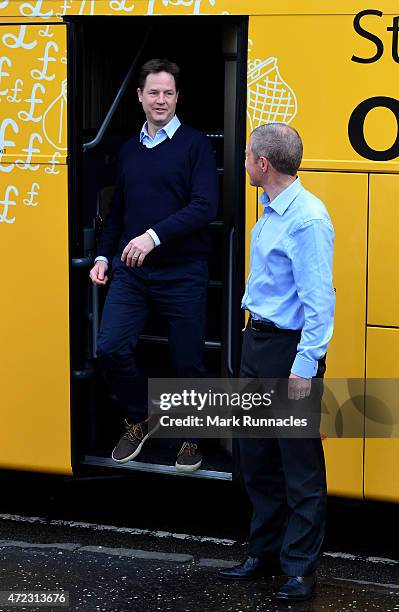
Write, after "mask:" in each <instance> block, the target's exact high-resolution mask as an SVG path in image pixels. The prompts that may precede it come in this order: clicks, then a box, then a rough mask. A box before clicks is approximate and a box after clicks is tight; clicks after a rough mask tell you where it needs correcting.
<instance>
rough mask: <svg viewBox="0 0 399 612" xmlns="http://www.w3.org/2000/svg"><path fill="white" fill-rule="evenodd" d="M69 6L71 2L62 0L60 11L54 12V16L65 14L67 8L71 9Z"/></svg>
mask: <svg viewBox="0 0 399 612" xmlns="http://www.w3.org/2000/svg"><path fill="white" fill-rule="evenodd" d="M71 8H72V4H71V3H70V2H69V1H68V0H63V3H62V5H61V12H60V13H56V16H57V17H63V16H64V15H66V14H67V12H68V11H69V9H71Z"/></svg>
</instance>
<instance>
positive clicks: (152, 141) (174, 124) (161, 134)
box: [94, 115, 181, 263]
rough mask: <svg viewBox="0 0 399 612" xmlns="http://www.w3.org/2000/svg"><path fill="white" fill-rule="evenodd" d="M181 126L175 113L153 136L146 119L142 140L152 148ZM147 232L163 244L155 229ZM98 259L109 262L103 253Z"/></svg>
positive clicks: (154, 239) (158, 242)
mask: <svg viewBox="0 0 399 612" xmlns="http://www.w3.org/2000/svg"><path fill="white" fill-rule="evenodd" d="M180 126H181V122H180V121H179V119H178V118H177V116H176V115H174V116H173V117H172V119H171V120H170V121H169V123H167V124H166V125H165V126H164V127H163V128H161V129H160V130H158V132H157V133H156V134H155V136H154V138H151V136H150V135H149V133H148V125H147V121H146V122H145V123H144V125H143V127H142V128H141V132H140V142H141V144H143V145H144V146H145V147H147V148H148V149H152V148H153V147H156V146H157V145H159V144H161V142H163V141H164V140H166V139H167V138H173V136H174V135H175V133H176V131H177V130H178V129H179V127H180ZM147 234H149V235H150V236H151V238H152V239H153V241H154V243H155V246H156V247H157V246H159V245H160V244H161V241H160V240H159V238H158V235H157V233H156V232H154V230H153V229H151V228H150V229H148V230H147ZM96 261H105V262H106V263H108V259H107V258H106V257H103V256H102V255H99V256H98V257H96V258H95V260H94V262H96Z"/></svg>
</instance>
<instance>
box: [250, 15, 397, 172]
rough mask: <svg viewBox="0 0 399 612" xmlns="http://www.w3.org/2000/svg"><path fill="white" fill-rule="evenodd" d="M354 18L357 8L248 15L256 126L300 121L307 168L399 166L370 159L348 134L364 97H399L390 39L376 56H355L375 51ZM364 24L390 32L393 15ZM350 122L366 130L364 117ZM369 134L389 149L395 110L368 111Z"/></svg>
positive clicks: (375, 144)
mask: <svg viewBox="0 0 399 612" xmlns="http://www.w3.org/2000/svg"><path fill="white" fill-rule="evenodd" d="M320 4H322V3H320ZM353 21H354V18H353V15H351V14H343V15H333V14H332V15H328V16H327V15H318V14H315V15H298V14H294V15H288V16H287V15H279V16H277V15H276V16H269V17H252V18H250V21H249V39H250V44H249V48H248V52H249V66H248V113H249V116H250V122H251V128H255V127H257V126H258V125H260V124H262V123H268V122H273V121H284V122H287V123H290V124H291V125H293V126H294V127H296V128H297V129H298V131H299V133H300V134H301V136H302V138H303V141H304V159H303V163H302V168H306V169H311V170H313V169H316V170H354V171H369V170H370V169H375V170H378V171H385V172H390V171H396V172H398V171H399V163H398V160H397V158H396V159H394V160H388V161H370V159H366V158H365V156H362V155H361V154H360V153H359V152H357V151H356V150H355V149H354V147H353V146H352V144H351V140H350V138H349V135H348V130H349V124H350V119H351V116H352V114H353V113H354V111H355V109H356V108H357V107H358V106H359V105H360V104H361V103H362V102H364V101H365V100H366V99H368V98H373V97H376V96H384V97H386V98H393V99H397V97H398V95H397V94H398V88H397V81H396V76H395V75H396V70H397V64H396V63H395V62H394V61H393V59H392V55H391V53H390V46H389V44H388V43H389V41H387V46H386V51H385V53H384V54H383V56H382V57H381V58H380V59H379V60H378V61H375V62H371V63H367V64H365V63H359V62H356V61H353V60H352V57H353V56H358V57H360V58H368V57H370V56H371V52H370V41H369V40H366V39H365V38H364V37H361V36H359V34H358V33H357V32H356V31H355V28H354V25H353ZM362 25H363V27H364V28H366V29H368V30H369V31H370V32H377V33H378V34H380V35H381V37H383V38H385V34H386V28H389V27H390V26H392V16H390V15H383V16H382V17H377V18H376V17H375V16H366V17H365V18H364V21H362ZM337 36H338V37H339V45H337V40H338V38H337ZM376 104H377V103H376ZM355 116H357V115H356V114H355ZM359 121H360V123H359ZM351 125H352V126H353V129H351V133H352V134H358V133H359V132H361V131H362V129H361V128H362V126H363V123H362V121H361V119H359V120H358V119H355V120H354V121H353V123H351ZM364 133H365V138H366V141H367V143H368V144H369V146H370V147H372V148H373V149H375V150H376V151H378V150H381V151H385V150H386V149H388V148H390V147H391V146H392V143H394V142H395V139H396V137H397V121H396V117H395V114H394V113H393V112H392V111H391V110H388V109H387V108H375V109H372V110H370V112H368V113H367V117H366V119H365V121H364ZM358 140H359V138H358V135H357V136H356V137H355V136H353V138H352V141H353V142H354V141H356V147H358V148H359V145H358ZM393 157H394V155H393Z"/></svg>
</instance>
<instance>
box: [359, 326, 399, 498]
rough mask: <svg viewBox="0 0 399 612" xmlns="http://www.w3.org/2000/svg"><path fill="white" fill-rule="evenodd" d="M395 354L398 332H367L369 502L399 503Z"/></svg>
mask: <svg viewBox="0 0 399 612" xmlns="http://www.w3.org/2000/svg"><path fill="white" fill-rule="evenodd" d="M398 354H399V329H386V328H385V329H384V328H377V327H374V328H368V330H367V378H368V379H372V380H369V382H368V384H367V395H366V417H367V419H366V436H372V437H366V443H365V475H364V492H365V497H366V498H368V499H382V500H385V501H396V502H397V501H399V477H398V464H399V399H398V398H399V382H398V379H399V361H398V359H397V356H398ZM376 379H379V380H376ZM382 379H385V380H382ZM377 436H378V437H377Z"/></svg>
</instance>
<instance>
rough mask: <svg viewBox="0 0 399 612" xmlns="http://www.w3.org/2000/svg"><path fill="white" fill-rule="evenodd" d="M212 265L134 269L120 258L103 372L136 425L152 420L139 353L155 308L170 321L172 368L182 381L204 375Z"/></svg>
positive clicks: (103, 341) (102, 337)
mask: <svg viewBox="0 0 399 612" xmlns="http://www.w3.org/2000/svg"><path fill="white" fill-rule="evenodd" d="M207 287H208V263H207V261H206V260H203V259H200V260H197V261H191V262H187V263H182V264H179V265H173V266H164V267H160V266H146V265H145V264H143V266H141V267H140V268H128V267H127V266H126V264H125V263H124V262H122V261H120V258H119V257H114V261H113V273H112V279H111V284H110V287H109V291H108V295H107V298H106V301H105V305H104V310H103V315H102V320H101V326H100V331H99V335H98V342H97V346H98V351H97V354H98V357H99V361H100V367H101V369H102V371H103V374H104V376H105V378H106V380H107V382H108V384H109V386H110V390H111V392H112V393H113V394H115V395H116V397H117V398H118V400H119V402H120V403H121V405H122V406H123V407H124V409H125V411H126V417H127V419H128V420H129V421H130V422H131V423H138V422H140V421H143V420H144V419H146V418H147V414H148V397H147V381H145V380H143V377H142V376H141V373H140V372H139V369H138V368H137V366H136V364H135V362H134V359H133V353H134V349H135V347H136V344H137V341H138V338H139V335H140V334H141V332H142V330H143V328H144V325H145V323H146V320H147V318H148V313H149V309H150V307H151V309H152V310H155V312H156V313H157V314H159V315H160V316H162V318H164V319H166V321H167V324H168V340H169V353H170V359H171V365H172V368H173V370H174V374H175V376H176V377H177V378H199V377H203V376H204V367H203V352H204V343H205V323H206V295H207ZM154 350H156V349H154Z"/></svg>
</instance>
